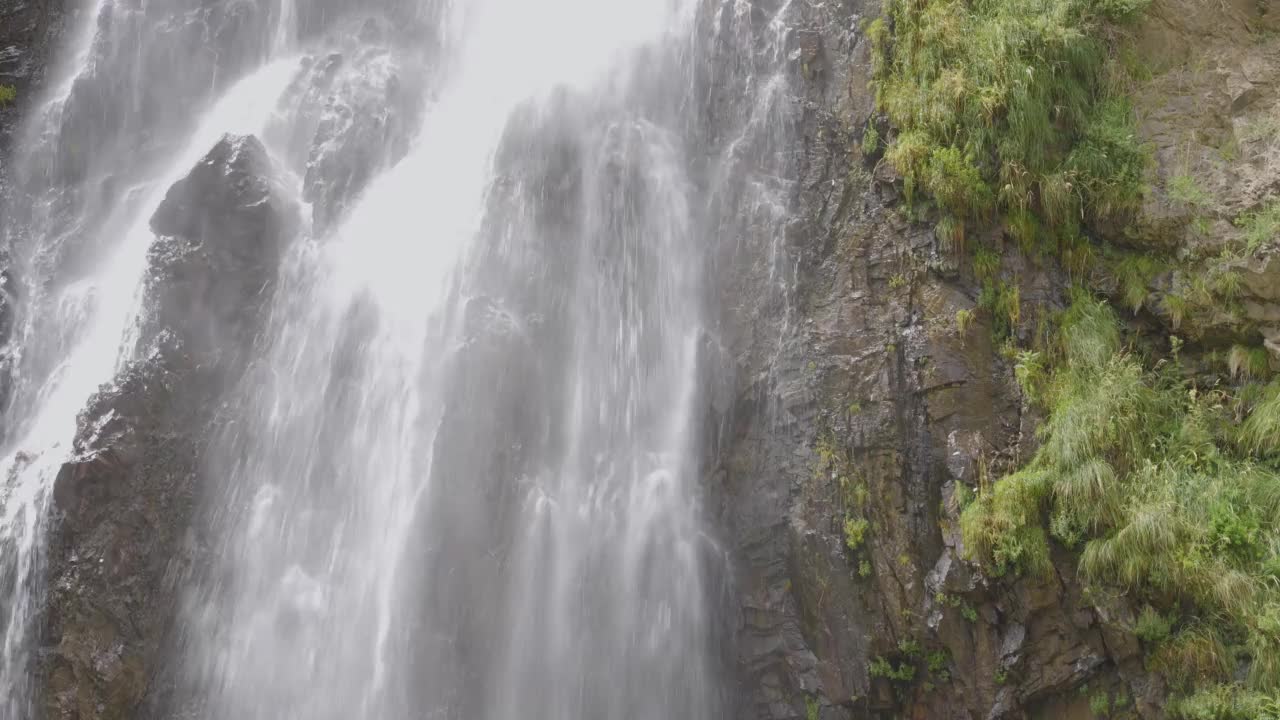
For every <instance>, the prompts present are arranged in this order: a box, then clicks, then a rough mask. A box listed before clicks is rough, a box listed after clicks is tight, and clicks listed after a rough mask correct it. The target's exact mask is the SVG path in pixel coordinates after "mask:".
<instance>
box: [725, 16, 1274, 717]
mask: <svg viewBox="0 0 1280 720" xmlns="http://www.w3.org/2000/svg"><path fill="white" fill-rule="evenodd" d="M879 13H880V7H879V4H878V3H862V2H856V1H846V2H840V3H826V4H824V5H823V6H821V7H820V8H819V7H812V8H806V9H804V10H801V11H800V15H801V16H802V18H803V19H802V20H801V23H800V24H801V27H802V29H801V30H800V31H798V32H797V33H796V34H795V36H794V38H793V46H792V49H794V50H795V51H796V54H795V55H794V56H793V57H794V58H795V59H794V67H793V68H792V76H791V81H792V87H793V89H794V90H795V91H796V93H797V94H798V95H799V98H798V102H799V105H800V107H802V108H803V119H802V120H801V121H800V123H799V132H797V133H796V134H797V136H798V137H797V143H798V144H799V147H798V148H797V151H796V152H797V153H798V154H800V156H801V158H802V159H800V160H799V161H798V166H797V174H798V177H799V178H800V181H799V184H798V186H797V190H796V194H795V197H794V205H793V207H792V214H793V217H794V220H793V222H792V223H790V224H789V225H788V229H787V234H786V240H787V252H788V254H789V256H790V258H791V261H792V262H794V263H795V268H796V274H795V282H794V285H793V294H792V295H791V296H790V303H789V306H788V307H787V308H786V310H785V311H783V312H781V313H777V314H775V315H774V316H773V317H771V318H768V319H764V320H763V321H761V319H759V318H753V317H752V316H751V314H750V313H744V312H743V309H744V304H743V302H742V301H739V302H737V303H735V302H734V301H732V300H730V302H729V303H728V304H727V305H726V311H727V312H728V313H730V315H731V316H730V317H728V318H726V320H725V322H726V325H727V326H729V327H733V328H735V329H736V335H734V338H735V342H734V344H733V354H734V357H735V358H736V359H737V360H738V365H737V369H738V377H739V383H738V388H737V401H736V405H735V408H736V410H735V412H734V414H733V416H732V420H731V423H730V424H731V427H732V430H731V431H730V436H731V438H732V440H731V441H730V442H729V443H728V447H727V448H726V449H725V450H724V452H723V453H722V454H721V456H720V457H721V464H720V465H719V467H718V469H717V472H716V474H715V482H716V484H717V488H718V489H719V492H721V493H722V494H723V498H724V500H723V517H724V522H725V523H726V525H727V527H728V528H729V533H730V535H731V536H732V538H733V541H734V544H735V547H736V550H737V556H738V558H739V560H740V565H739V568H738V573H739V574H738V583H739V591H740V592H739V595H740V597H739V599H740V601H741V605H740V607H739V613H740V615H739V618H740V630H739V633H738V640H739V643H738V657H739V660H740V663H741V667H742V669H743V672H744V676H745V683H746V686H747V689H748V692H749V695H750V698H751V702H752V703H753V706H754V707H753V710H752V711H751V713H750V714H751V716H753V717H767V718H798V717H808V718H810V719H811V720H812V719H813V718H815V717H821V718H848V717H853V718H861V717H917V718H998V717H1013V718H1019V717H1031V718H1089V717H1094V716H1097V715H1098V714H1099V713H1101V714H1107V713H1111V714H1113V716H1125V715H1135V714H1136V715H1137V716H1141V717H1144V718H1153V717H1164V716H1165V712H1166V709H1167V708H1166V707H1165V706H1164V699H1165V696H1166V692H1167V689H1166V687H1165V683H1164V681H1163V679H1162V678H1161V677H1160V676H1159V675H1157V674H1152V673H1149V672H1147V671H1146V670H1145V669H1144V668H1145V665H1144V660H1143V647H1142V646H1141V644H1140V642H1139V641H1138V639H1137V638H1136V637H1135V636H1134V634H1133V631H1132V629H1133V627H1134V622H1135V611H1134V608H1133V607H1130V606H1129V605H1128V604H1127V602H1126V600H1125V598H1123V597H1118V598H1110V599H1108V598H1107V597H1105V596H1100V595H1097V594H1089V593H1088V592H1087V591H1086V590H1085V589H1084V583H1082V582H1081V580H1080V579H1079V578H1078V577H1077V575H1076V570H1075V567H1076V559H1075V557H1074V556H1073V555H1072V554H1071V553H1070V552H1068V551H1067V550H1065V549H1064V548H1061V547H1055V548H1054V550H1053V556H1052V565H1053V572H1052V573H1050V574H1049V576H1047V577H1044V578H1039V579H1032V578H1017V577H1005V578H1001V579H996V578H993V577H990V576H989V575H986V574H984V573H983V572H982V570H981V569H979V568H978V567H977V566H975V565H974V564H972V563H970V562H968V561H967V560H966V559H965V552H964V547H963V539H962V538H961V534H960V531H959V515H960V509H961V501H962V498H961V497H958V495H963V494H964V492H965V490H972V489H973V488H975V487H978V486H980V485H985V484H986V483H989V482H990V481H992V480H994V479H995V478H998V477H1000V476H1002V475H1004V474H1006V473H1008V472H1011V471H1013V470H1015V469H1016V468H1018V467H1019V466H1020V465H1022V464H1024V463H1025V462H1027V461H1028V460H1029V459H1030V457H1031V456H1032V454H1033V453H1034V451H1035V448H1036V446H1037V444H1038V442H1037V439H1036V430H1037V428H1038V426H1039V424H1040V422H1041V421H1042V420H1043V418H1042V417H1040V415H1039V412H1038V411H1037V410H1036V409H1034V408H1032V407H1031V406H1030V405H1029V404H1028V401H1027V400H1026V399H1025V398H1024V396H1023V393H1022V391H1021V390H1020V389H1019V386H1018V383H1017V382H1016V380H1015V378H1014V372H1013V371H1014V368H1013V363H1012V361H1011V359H1010V358H1009V357H1008V356H1007V354H1004V353H1002V352H1001V348H1000V347H998V346H997V344H996V342H995V341H993V339H992V337H993V334H994V333H993V332H992V330H993V328H992V327H991V323H992V318H991V317H990V315H989V314H984V313H983V312H982V311H981V310H980V309H979V308H977V307H976V305H977V302H978V298H979V294H980V286H981V283H980V282H979V281H978V279H977V278H975V277H974V274H973V270H972V268H971V267H969V263H968V262H967V261H965V260H963V259H957V254H956V253H954V252H952V251H950V250H946V249H943V248H942V247H941V246H940V243H939V242H938V240H937V238H936V237H935V234H934V228H933V223H931V222H913V221H911V220H908V219H907V218H908V216H910V214H911V209H910V208H909V207H908V206H906V205H905V204H904V203H903V193H902V185H901V179H900V178H899V177H898V176H897V174H896V173H895V172H894V171H893V170H892V168H891V167H890V166H889V165H888V164H887V163H886V162H884V161H883V159H882V157H881V155H880V151H878V150H877V149H876V148H875V146H874V145H873V144H872V143H870V142H868V143H864V142H863V137H864V134H865V133H866V132H868V130H867V129H868V128H873V132H875V131H878V133H877V134H879V135H880V136H882V137H883V136H884V134H885V133H886V131H888V130H889V128H887V126H886V125H885V124H884V121H883V119H882V118H880V117H878V116H877V115H876V114H875V112H874V110H873V106H874V96H873V92H874V91H873V90H872V89H871V88H869V80H870V77H869V67H870V64H871V58H870V54H871V49H870V42H869V41H868V38H867V37H866V36H865V35H864V34H863V33H862V32H861V29H862V28H865V27H866V24H867V23H868V21H869V20H871V19H873V18H875V17H876V16H878V15H879ZM1276 20H1277V14H1276V13H1275V12H1271V13H1267V12H1266V8H1265V7H1261V6H1255V5H1254V4H1253V3H1237V4H1235V5H1233V6H1230V7H1227V6H1223V7H1222V8H1218V7H1216V6H1215V7H1213V8H1210V7H1209V6H1207V5H1202V4H1199V3H1179V2H1166V1H1162V2H1156V3H1154V4H1153V5H1152V7H1151V8H1150V9H1149V11H1148V13H1147V15H1146V16H1145V18H1144V19H1143V20H1141V21H1140V22H1139V23H1138V24H1137V25H1136V26H1134V27H1131V28H1128V29H1126V31H1125V34H1124V36H1123V37H1122V42H1123V43H1124V46H1125V47H1129V48H1136V50H1134V52H1135V53H1136V57H1137V58H1139V59H1138V60H1134V61H1133V62H1137V63H1140V64H1142V65H1143V67H1144V68H1145V71H1144V75H1145V77H1144V78H1143V82H1142V83H1141V84H1140V85H1138V86H1136V87H1135V88H1133V89H1132V98H1133V102H1134V105H1135V109H1136V112H1137V115H1138V117H1139V118H1140V124H1139V128H1140V133H1141V136H1142V140H1143V141H1144V142H1145V143H1148V144H1149V147H1150V148H1151V149H1152V151H1153V152H1152V154H1153V156H1154V159H1155V163H1154V167H1153V168H1152V169H1151V178H1150V182H1151V184H1152V190H1151V192H1150V194H1149V197H1148V200H1147V204H1146V206H1145V207H1144V208H1143V209H1142V211H1141V214H1140V221H1139V225H1141V226H1142V227H1144V228H1151V227H1157V226H1158V227H1160V228H1161V231H1160V232H1161V233H1163V235H1162V241H1163V242H1164V243H1166V244H1167V245H1166V247H1172V248H1174V252H1175V253H1176V252H1179V251H1178V250H1177V248H1192V247H1195V246H1196V245H1197V243H1199V244H1204V243H1210V244H1211V245H1213V244H1214V243H1215V242H1216V245H1213V246H1212V247H1211V248H1210V250H1209V251H1204V250H1203V249H1200V250H1199V251H1198V252H1200V253H1201V254H1202V255H1210V254H1216V253H1217V252H1218V251H1220V250H1221V249H1222V247H1224V246H1225V245H1226V244H1227V243H1228V242H1231V241H1233V240H1234V239H1236V238H1238V234H1237V233H1238V231H1237V230H1236V229H1235V228H1234V227H1233V225H1232V222H1231V218H1232V217H1235V216H1236V215H1237V214H1238V213H1241V212H1245V211H1253V210H1257V209H1259V208H1262V207H1265V206H1266V203H1267V202H1274V198H1275V197H1276V193H1277V190H1278V189H1280V186H1278V185H1277V179H1278V177H1277V174H1276V173H1277V169H1280V166H1278V165H1277V163H1276V160H1275V149H1276V148H1277V147H1280V145H1277V143H1280V135H1277V133H1276V131H1275V128H1274V121H1272V120H1264V119H1263V118H1274V117H1276V116H1277V115H1276V113H1277V110H1276V106H1275V102H1276V101H1277V98H1278V96H1280V94H1278V93H1277V86H1276V82H1277V78H1278V77H1280V73H1278V72H1277V66H1276V64H1275V61H1276V58H1277V51H1280V45H1278V44H1277V43H1276V40H1275V34H1274V29H1272V30H1270V31H1268V29H1267V28H1274V24H1275V22H1276ZM1266 123H1271V126H1269V129H1267V130H1263V129H1262V125H1264V124H1266ZM1223 148H1227V150H1226V151H1225V152H1224V151H1223ZM1179 174H1191V175H1193V176H1194V177H1196V178H1198V179H1199V181H1200V182H1201V183H1203V184H1204V186H1205V187H1206V188H1207V189H1208V196H1209V197H1212V198H1213V200H1212V201H1211V202H1210V203H1209V204H1210V206H1211V207H1209V208H1202V209H1201V210H1199V211H1198V212H1193V211H1192V210H1189V209H1188V207H1187V206H1186V204H1185V203H1181V204H1180V203H1179V202H1177V200H1176V199H1171V198H1170V190H1169V186H1170V184H1171V183H1170V181H1171V179H1172V178H1174V177H1176V176H1178V175H1179ZM1175 184H1176V183H1175ZM1193 215H1196V216H1201V217H1202V216H1204V215H1208V216H1209V217H1210V218H1211V222H1212V223H1213V226H1214V228H1215V229H1216V230H1218V231H1219V232H1217V233H1216V234H1212V233H1211V234H1208V235H1209V236H1213V237H1217V238H1219V239H1218V240H1216V241H1213V240H1209V239H1207V236H1206V235H1205V234H1201V235H1195V234H1193V233H1192V232H1190V231H1189V230H1188V226H1189V225H1190V224H1191V222H1192V216H1193ZM970 242H982V243H987V244H989V245H990V246H995V247H1003V248H1004V249H1003V251H1002V253H1003V257H1002V261H1001V267H1000V269H999V272H1000V273H1003V274H1004V275H1005V276H1007V277H1016V278H1018V282H1019V285H1020V288H1021V308H1022V311H1023V317H1024V318H1025V317H1027V316H1028V315H1029V314H1030V313H1031V312H1032V311H1033V310H1034V311H1036V312H1038V313H1040V314H1041V315H1042V316H1044V315H1046V314H1047V313H1052V312H1055V311H1058V310H1061V309H1063V308H1064V307H1066V305H1068V304H1069V300H1068V289H1069V287H1070V285H1071V280H1070V278H1069V276H1068V273H1067V272H1066V271H1065V270H1062V269H1060V268H1058V267H1056V266H1055V263H1052V262H1050V263H1044V262H1042V261H1037V260H1033V259H1031V258H1028V257H1026V256H1025V255H1024V254H1023V253H1022V252H1021V251H1020V250H1018V248H1017V247H1016V246H1015V245H1014V244H1013V243H1012V241H1011V240H1008V239H1005V238H1002V237H1001V236H1000V233H999V232H998V231H986V233H985V234H984V235H983V236H982V237H976V238H973V237H971V238H970ZM753 251H754V252H760V251H761V249H760V248H756V249H754V250H753ZM1182 252H1184V253H1186V254H1190V255H1194V254H1195V252H1197V251H1187V250H1183V251H1182ZM1235 262H1236V264H1237V266H1239V267H1241V268H1242V269H1243V270H1244V278H1245V284H1246V290H1245V291H1244V292H1245V296H1246V297H1245V302H1244V307H1245V308H1246V310H1245V311H1244V317H1240V316H1238V315H1234V316H1233V315H1227V314H1215V313H1213V312H1205V313H1203V314H1201V315H1198V316H1197V318H1196V319H1195V320H1190V321H1186V322H1185V323H1184V322H1183V318H1181V317H1179V318H1176V319H1174V318H1171V317H1170V315H1169V313H1168V312H1166V311H1164V310H1163V309H1162V308H1163V306H1162V305H1161V303H1160V300H1159V298H1160V293H1161V292H1164V291H1168V290H1169V289H1170V287H1171V285H1173V284H1175V280H1174V279H1173V276H1172V275H1171V274H1165V275H1163V276H1157V277H1153V278H1151V279H1150V281H1149V286H1146V287H1144V290H1143V295H1144V296H1145V297H1146V304H1145V308H1147V309H1143V310H1141V311H1140V312H1139V313H1138V314H1137V315H1136V316H1135V317H1134V318H1133V319H1132V320H1131V323H1132V326H1131V327H1132V328H1133V332H1135V333H1138V334H1143V335H1149V336H1153V337H1161V338H1163V337H1164V336H1165V335H1168V334H1175V333H1181V334H1184V335H1186V334H1190V336H1191V338H1192V339H1191V341H1190V343H1191V344H1190V345H1188V348H1190V349H1191V350H1189V352H1192V351H1193V352H1195V353H1206V354H1207V353H1209V352H1211V351H1212V350H1213V349H1214V348H1218V349H1219V350H1221V349H1224V348H1225V347H1229V346H1230V345H1231V343H1233V342H1241V343H1244V342H1255V343H1256V342H1257V341H1258V334H1259V333H1261V334H1262V335H1263V336H1265V337H1266V338H1267V339H1268V340H1267V347H1268V348H1271V349H1272V355H1273V358H1275V354H1274V353H1275V351H1274V342H1273V340H1272V339H1271V338H1272V337H1273V331H1271V330H1270V327H1272V325H1271V324H1272V323H1273V318H1272V315H1271V313H1273V312H1274V311H1275V309H1276V306H1275V305H1274V304H1273V300H1272V299H1270V298H1271V291H1270V290H1264V289H1263V288H1271V287H1272V286H1273V283H1272V282H1271V281H1270V280H1267V279H1265V278H1267V277H1269V273H1270V272H1271V271H1270V269H1269V268H1271V267H1272V265H1273V261H1272V260H1270V259H1268V258H1266V257H1263V258H1254V259H1250V260H1239V261H1235ZM739 267H740V268H743V267H745V268H747V269H740V274H739V275H736V276H735V280H734V281H733V282H742V283H746V284H748V285H749V284H750V283H751V282H752V281H751V279H750V278H751V277H752V275H751V272H752V271H751V270H750V269H749V268H750V266H749V265H743V266H739ZM1199 267H1200V271H1203V269H1204V267H1203V266H1199ZM1193 272H1194V271H1193ZM754 277H755V280H756V281H757V282H761V283H762V282H763V280H762V279H761V277H760V275H759V273H757V274H756V275H755V276H754ZM1111 291H1112V292H1116V293H1118V292H1119V289H1118V288H1116V287H1115V286H1114V285H1112V287H1111ZM959 318H965V319H964V320H960V319H959ZM748 323H750V324H748ZM1023 325H1024V327H1021V328H1017V327H1015V328H1014V340H1015V341H1022V342H1028V341H1030V340H1031V339H1032V336H1033V334H1034V333H1035V332H1036V329H1035V327H1034V322H1032V321H1028V322H1024V323H1023ZM1189 325H1191V326H1192V327H1191V328H1189V327H1188V326H1189ZM1272 363H1273V364H1274V363H1275V360H1274V359H1273V360H1272ZM962 485H963V486H964V489H963V490H960V491H959V493H958V488H960V487H961V486H962ZM1099 708H1106V709H1105V711H1103V710H1100V709H1099Z"/></svg>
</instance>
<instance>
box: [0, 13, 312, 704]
mask: <svg viewBox="0 0 1280 720" xmlns="http://www.w3.org/2000/svg"><path fill="white" fill-rule="evenodd" d="M82 13H83V14H84V15H85V16H86V17H84V18H83V20H82V22H84V23H85V24H86V25H88V26H89V27H90V28H94V30H88V29H86V30H85V31H82V32H81V33H78V35H79V40H78V41H77V43H76V44H77V45H79V47H76V48H74V49H73V51H72V52H73V55H74V57H75V61H74V66H73V68H72V69H71V74H70V77H69V80H68V82H66V83H65V84H63V85H61V86H60V87H57V88H56V89H55V91H54V94H53V96H52V97H50V98H48V99H47V100H46V101H45V102H44V103H43V105H42V106H41V107H39V108H38V111H37V113H36V117H34V118H33V120H32V122H31V123H30V125H31V126H30V127H29V128H28V129H27V132H26V133H25V136H24V146H23V148H22V149H21V150H20V151H19V154H18V158H17V161H16V162H15V165H16V166H17V167H18V192H19V197H20V199H21V203H14V205H15V207H14V208H11V213H10V221H9V222H8V223H7V224H6V227H5V228H4V230H5V233H6V238H5V239H6V247H7V248H8V249H9V251H10V252H11V254H12V255H13V263H14V269H16V270H17V273H16V275H17V279H18V283H19V285H20V288H21V290H20V291H19V293H18V294H19V297H20V298H21V303H20V308H19V315H18V317H19V319H18V323H17V327H16V329H15V333H14V335H15V338H14V340H13V341H12V343H11V347H12V348H16V352H14V351H11V353H10V355H9V357H8V358H7V362H8V367H7V368H6V370H8V372H9V375H10V377H9V379H7V383H8V387H9V391H10V397H9V398H7V399H8V406H7V408H6V412H5V415H4V425H3V431H4V441H5V442H4V448H5V449H4V457H3V459H0V477H3V478H4V485H3V487H2V488H0V570H2V571H0V717H4V718H22V717H28V716H31V715H32V713H33V712H34V710H33V702H34V701H33V697H32V688H31V672H32V663H33V662H34V659H33V656H32V648H31V645H32V634H33V633H34V632H35V613H36V612H37V611H38V608H39V606H40V602H41V583H42V580H43V578H42V577H41V574H42V572H43V554H44V552H45V547H44V543H45V542H46V536H45V530H46V524H47V519H48V515H49V507H48V503H49V499H50V494H51V490H52V485H53V482H54V480H55V478H56V477H57V474H58V472H59V469H60V468H61V466H62V464H63V463H64V462H65V461H66V460H68V459H69V457H70V455H71V453H72V439H73V437H74V436H75V434H76V421H77V416H78V414H79V413H80V412H81V411H82V410H83V409H84V407H85V405H86V403H87V401H88V400H89V398H90V396H91V395H93V393H94V392H96V391H97V390H98V388H99V387H100V386H102V385H103V384H105V383H109V382H110V381H111V380H112V379H113V377H114V376H115V374H116V372H117V371H118V370H119V369H120V368H121V367H122V364H123V363H124V362H126V361H127V359H128V358H129V357H131V356H132V354H133V352H134V351H135V347H134V343H133V340H134V335H133V331H134V328H135V327H136V323H137V318H138V316H139V313H140V311H141V308H139V307H138V305H137V302H138V293H139V289H140V285H141V282H142V279H143V273H144V271H145V269H146V253H147V248H148V245H149V243H150V240H151V238H152V235H151V231H150V229H149V228H148V219H149V218H150V215H151V213H152V212H154V210H155V209H156V207H157V205H158V204H159V203H160V200H161V199H162V198H163V196H164V193H165V191H166V190H167V189H168V188H169V186H170V185H171V184H172V183H173V182H174V181H175V180H176V179H177V178H178V177H180V176H181V175H183V174H185V173H186V171H187V170H188V169H189V168H190V167H191V165H192V164H193V163H194V161H195V160H196V159H198V158H199V157H200V155H202V154H204V152H205V151H206V150H207V149H208V148H209V147H210V146H211V145H212V144H213V142H214V141H215V140H216V139H217V138H218V137H220V136H221V135H222V134H223V133H225V132H254V131H256V130H258V129H260V128H261V127H262V126H263V125H264V123H265V121H266V117H267V114H268V112H269V111H270V110H271V109H272V107H273V105H274V100H275V97H276V96H278V95H279V93H280V92H281V91H282V90H283V88H284V82H286V81H287V80H288V78H289V72H288V69H287V67H286V66H285V65H282V64H280V63H275V64H268V65H264V66H262V67H261V69H260V70H259V71H258V72H257V73H256V74H254V75H253V76H251V77H248V78H245V79H243V80H240V81H239V82H238V83H237V84H235V85H234V86H231V87H229V88H226V89H225V91H223V92H222V93H221V95H222V97H221V99H220V100H218V101H216V102H211V101H212V100H215V99H217V98H216V97H214V96H212V95H210V94H209V93H206V92H203V90H204V88H201V87H200V86H196V87H189V86H186V83H188V82H191V81H192V80H195V77H186V78H184V79H183V86H185V87H184V89H181V90H180V89H178V86H177V85H170V84H169V83H163V82H162V81H164V80H165V79H166V75H165V74H166V73H170V72H175V71H176V73H177V74H181V73H182V72H183V71H184V70H186V71H190V72H192V73H193V75H196V76H198V74H199V72H200V70H201V68H189V67H188V68H182V67H179V68H172V67H170V68H165V69H164V70H163V71H157V69H156V68H153V67H143V66H140V65H139V63H137V56H135V55H134V53H133V51H132V49H129V48H127V45H128V43H129V42H130V41H131V40H136V39H137V38H138V37H139V35H141V34H143V33H145V32H149V28H148V27H147V25H148V24H149V21H148V18H146V17H145V16H144V12H143V11H140V10H133V9H130V8H129V7H128V5H118V4H116V3H113V2H111V0H100V1H99V2H98V3H96V4H94V5H93V6H92V7H91V8H88V9H85V10H84V11H82ZM162 42H164V39H163V38H160V39H157V40H156V41H154V42H153V43H152V47H156V46H158V45H159V44H161V43H162ZM122 46H124V47H122ZM264 50H265V51H266V52H265V53H264V56H265V55H269V53H270V48H264ZM207 70H210V71H211V70H212V68H207ZM143 81H150V82H152V83H156V87H153V89H157V88H168V87H173V88H174V94H173V95H172V98H171V101H172V102H175V103H182V102H183V101H184V98H186V100H187V101H188V102H195V103H196V104H197V105H199V104H207V106H208V107H207V109H206V110H204V111H203V112H202V113H200V115H199V116H198V119H197V120H195V121H194V122H175V123H173V126H171V127H166V126H165V123H164V122H163V121H162V120H161V119H158V118H154V117H150V116H148V114H147V113H145V112H142V111H141V108H140V105H141V102H142V98H141V97H140V96H139V95H137V94H135V93H131V92H128V91H129V90H132V89H133V88H136V87H138V86H141V85H142V84H143ZM134 83H136V85H134ZM117 89H124V90H126V92H124V93H123V94H120V95H115V94H113V92H114V91H115V90H117ZM87 113H100V115H99V116H98V117H99V118H100V119H101V121H100V122H95V120H94V119H89V120H86V119H85V117H84V114H87ZM184 120H185V119H184ZM148 140H150V141H151V142H156V143H157V144H161V149H155V150H153V149H150V148H147V147H146V142H147V141H148Z"/></svg>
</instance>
